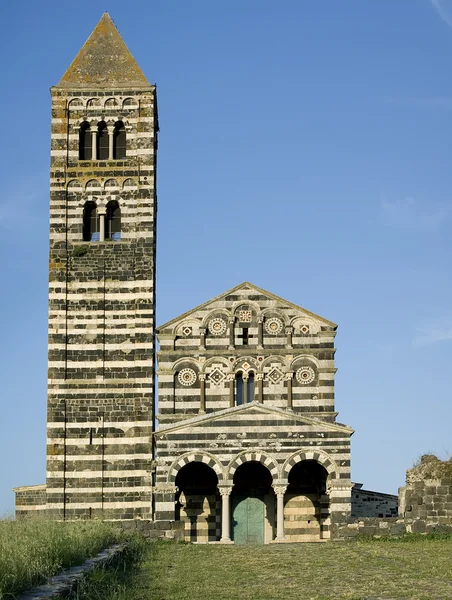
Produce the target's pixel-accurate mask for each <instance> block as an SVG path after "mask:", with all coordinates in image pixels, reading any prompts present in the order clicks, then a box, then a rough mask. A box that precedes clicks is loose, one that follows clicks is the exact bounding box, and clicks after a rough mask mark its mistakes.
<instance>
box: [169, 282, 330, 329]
mask: <svg viewBox="0 0 452 600" xmlns="http://www.w3.org/2000/svg"><path fill="white" fill-rule="evenodd" d="M243 289H247V290H255V291H257V292H259V293H261V294H264V295H265V296H268V297H269V298H272V299H273V300H276V302H277V303H278V304H282V305H285V306H290V307H292V308H294V309H295V310H297V311H298V310H299V311H302V312H303V313H304V314H306V315H308V316H310V317H312V318H314V319H318V320H319V321H322V322H323V323H325V325H327V326H329V327H333V328H334V329H337V325H336V323H333V322H332V321H328V319H325V318H324V317H321V316H320V315H316V314H315V313H313V312H311V311H309V310H306V309H305V308H303V307H302V306H298V305H297V304H294V303H293V302H289V301H288V300H284V298H281V297H280V296H277V295H276V294H272V293H271V292H269V291H267V290H264V289H263V288H260V287H258V286H257V285H254V284H253V283H250V282H249V281H244V282H243V283H240V284H239V285H236V286H235V287H233V288H232V289H230V290H227V291H226V292H223V293H222V294H219V295H218V296H215V298H211V299H210V300H208V301H207V302H204V303H203V304H200V305H199V306H196V307H195V308H192V309H191V310H189V311H187V312H185V313H183V314H182V315H179V316H178V317H176V318H174V319H171V321H168V322H166V323H163V325H159V326H158V327H157V333H158V332H161V331H162V330H163V329H165V328H166V327H169V326H171V325H173V324H174V323H177V322H178V321H181V320H183V319H185V318H187V317H188V316H189V315H191V314H193V313H194V312H196V311H198V310H200V309H202V308H205V307H207V306H209V304H212V303H214V302H216V301H217V300H221V299H222V298H223V297H224V296H229V294H233V293H234V292H235V291H237V290H243ZM244 302H245V300H244Z"/></svg>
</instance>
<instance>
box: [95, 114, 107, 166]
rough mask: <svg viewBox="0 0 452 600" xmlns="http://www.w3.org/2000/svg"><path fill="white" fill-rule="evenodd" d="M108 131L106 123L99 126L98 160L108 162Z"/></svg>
mask: <svg viewBox="0 0 452 600" xmlns="http://www.w3.org/2000/svg"><path fill="white" fill-rule="evenodd" d="M108 146H109V143H108V129H107V124H106V123H105V121H101V122H100V123H98V124H97V159H98V160H108Z"/></svg>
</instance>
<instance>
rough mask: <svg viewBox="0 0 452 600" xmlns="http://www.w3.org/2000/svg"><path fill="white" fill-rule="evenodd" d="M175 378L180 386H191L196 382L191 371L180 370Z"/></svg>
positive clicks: (194, 375)
mask: <svg viewBox="0 0 452 600" xmlns="http://www.w3.org/2000/svg"><path fill="white" fill-rule="evenodd" d="M177 378H178V380H179V383H181V384H182V385H187V386H188V385H193V384H194V383H195V381H196V373H195V372H194V371H193V369H182V371H180V372H179V375H178V376H177Z"/></svg>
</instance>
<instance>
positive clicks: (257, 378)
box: [254, 373, 264, 381]
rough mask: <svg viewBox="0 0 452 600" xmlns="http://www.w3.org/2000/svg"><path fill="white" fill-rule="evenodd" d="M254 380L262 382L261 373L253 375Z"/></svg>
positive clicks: (262, 375) (262, 376)
mask: <svg viewBox="0 0 452 600" xmlns="http://www.w3.org/2000/svg"><path fill="white" fill-rule="evenodd" d="M254 379H255V380H256V381H263V380H264V374H263V373H255V374H254Z"/></svg>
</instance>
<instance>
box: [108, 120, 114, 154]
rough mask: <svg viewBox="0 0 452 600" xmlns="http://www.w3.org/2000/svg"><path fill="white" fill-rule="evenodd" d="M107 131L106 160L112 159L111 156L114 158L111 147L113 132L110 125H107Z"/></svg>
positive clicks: (112, 145) (112, 144)
mask: <svg viewBox="0 0 452 600" xmlns="http://www.w3.org/2000/svg"><path fill="white" fill-rule="evenodd" d="M107 131H108V160H113V158H114V156H113V147H114V139H115V134H114V130H113V127H112V126H111V125H109V126H108V128H107Z"/></svg>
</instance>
